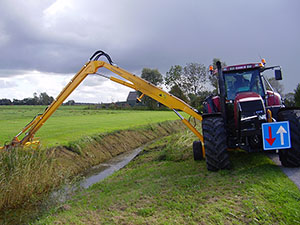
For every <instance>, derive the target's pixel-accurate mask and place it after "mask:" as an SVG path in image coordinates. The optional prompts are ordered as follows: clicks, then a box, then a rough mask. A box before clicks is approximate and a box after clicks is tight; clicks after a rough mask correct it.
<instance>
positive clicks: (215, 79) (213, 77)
mask: <svg viewBox="0 0 300 225" xmlns="http://www.w3.org/2000/svg"><path fill="white" fill-rule="evenodd" d="M218 61H220V62H221V65H222V68H223V67H225V66H227V65H226V63H225V62H222V61H221V60H220V59H218V58H214V59H213V62H212V66H213V69H214V71H216V70H217V62H218ZM208 79H209V81H210V84H211V85H212V86H213V88H214V90H213V92H214V94H217V93H218V74H217V73H212V74H210V73H209V74H208Z"/></svg>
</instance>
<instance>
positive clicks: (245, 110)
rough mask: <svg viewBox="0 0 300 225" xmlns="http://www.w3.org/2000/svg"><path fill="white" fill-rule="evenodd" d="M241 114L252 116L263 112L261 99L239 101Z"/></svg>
mask: <svg viewBox="0 0 300 225" xmlns="http://www.w3.org/2000/svg"><path fill="white" fill-rule="evenodd" d="M240 107H241V113H242V116H246V117H247V116H254V115H261V114H264V113H265V108H264V105H263V103H262V101H261V100H254V101H246V102H240Z"/></svg>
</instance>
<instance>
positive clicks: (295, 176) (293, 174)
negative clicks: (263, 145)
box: [268, 154, 300, 190]
mask: <svg viewBox="0 0 300 225" xmlns="http://www.w3.org/2000/svg"><path fill="white" fill-rule="evenodd" d="M268 156H269V157H270V158H271V159H272V160H273V162H275V163H276V165H278V166H279V167H280V168H281V170H282V171H283V172H284V173H285V174H286V175H287V176H288V177H289V178H290V179H291V180H292V181H293V182H294V183H295V184H296V185H297V187H298V188H299V190H300V168H299V167H298V168H287V167H283V166H281V163H280V161H279V156H278V154H268Z"/></svg>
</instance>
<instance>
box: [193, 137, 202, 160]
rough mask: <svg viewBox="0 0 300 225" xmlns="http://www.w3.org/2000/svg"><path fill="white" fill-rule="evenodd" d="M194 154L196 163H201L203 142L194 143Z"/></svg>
mask: <svg viewBox="0 0 300 225" xmlns="http://www.w3.org/2000/svg"><path fill="white" fill-rule="evenodd" d="M193 153H194V160H195V161H199V160H202V159H203V154H202V143H201V141H194V142H193Z"/></svg>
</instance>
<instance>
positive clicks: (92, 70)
mask: <svg viewBox="0 0 300 225" xmlns="http://www.w3.org/2000/svg"><path fill="white" fill-rule="evenodd" d="M102 55H104V56H105V57H106V58H107V59H108V61H109V62H110V64H109V63H106V62H104V61H98V58H99V57H100V56H102ZM95 56H96V57H95ZM94 57H95V60H92V59H93V58H94ZM101 67H103V68H106V69H108V70H110V71H111V72H113V73H115V74H117V75H119V76H121V77H122V78H124V79H125V80H127V81H129V82H130V83H129V82H127V81H124V80H121V79H118V78H116V77H113V76H111V77H107V78H109V79H110V80H112V81H114V82H116V83H119V84H122V85H124V86H127V87H130V88H133V89H135V90H137V91H140V92H141V93H143V95H144V94H145V95H147V96H149V97H151V98H153V99H155V100H156V101H158V102H160V103H162V104H164V105H165V106H167V107H169V108H170V109H172V110H174V112H175V113H176V114H177V115H178V116H179V117H180V119H181V120H182V122H183V123H184V124H185V125H186V126H187V127H188V128H189V129H190V130H191V131H192V132H193V133H194V134H195V135H196V136H197V137H198V138H199V139H200V141H201V142H202V151H203V153H204V145H203V136H202V135H201V133H199V132H198V131H197V130H196V129H195V127H194V126H193V125H192V124H191V123H190V122H189V121H188V120H186V119H185V118H183V117H182V116H181V115H180V114H179V113H178V112H177V110H182V111H184V112H186V113H188V114H189V115H191V116H193V117H194V118H196V119H198V120H200V121H202V116H201V115H199V114H198V113H197V112H196V110H195V109H193V108H192V107H191V106H189V105H188V104H187V103H185V102H184V101H182V100H180V99H178V98H177V97H175V96H173V95H171V94H169V93H167V92H165V91H163V90H162V89H160V88H158V87H156V86H154V85H153V84H151V83H149V82H147V81H145V80H143V79H142V78H140V77H138V76H136V75H134V74H131V73H129V72H127V71H126V70H124V69H121V68H119V67H118V66H116V65H113V63H112V61H111V59H110V57H109V56H108V55H107V54H106V53H104V52H102V51H98V52H96V53H95V54H94V55H93V56H92V57H91V61H89V62H88V63H86V64H85V65H84V66H83V67H82V68H81V70H80V71H79V72H78V73H77V74H76V75H75V76H74V77H73V78H72V80H71V81H70V82H69V83H68V84H67V85H66V87H65V88H64V89H63V90H62V91H61V93H60V94H59V95H58V96H57V98H56V99H55V100H54V101H53V102H52V104H51V105H50V106H48V107H47V108H46V110H45V112H44V113H43V114H40V115H38V116H36V117H35V118H34V119H33V120H32V121H31V122H30V123H29V124H28V125H26V126H25V127H24V128H23V129H22V131H21V132H20V133H19V134H17V135H16V136H15V137H14V138H13V140H12V142H11V143H10V144H8V145H6V146H4V147H2V148H8V147H10V146H18V145H25V144H26V143H28V142H32V141H33V137H34V135H35V133H36V132H37V131H38V130H39V129H40V128H41V127H42V126H43V124H44V123H45V122H46V121H47V119H48V118H49V117H50V116H51V115H52V114H53V113H54V112H55V111H56V110H57V108H58V107H59V106H60V105H61V104H62V103H63V102H64V100H65V99H66V98H67V97H68V96H69V95H70V94H71V93H72V92H73V91H74V90H75V89H76V88H77V87H78V85H79V84H80V83H81V82H82V81H83V80H84V79H85V78H86V77H87V75H89V74H96V72H97V71H98V69H99V68H101ZM100 75H101V74H100ZM102 76H103V75H102ZM105 77H106V76H105ZM27 130H29V131H28V132H27V133H26V134H25V136H24V137H23V138H22V139H21V140H19V139H18V137H19V136H21V135H22V134H23V133H25V132H26V131H27Z"/></svg>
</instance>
